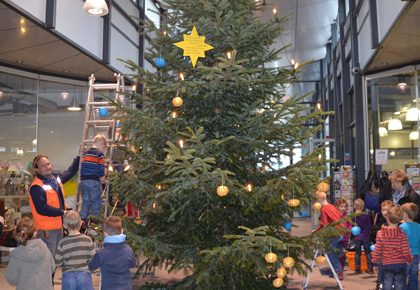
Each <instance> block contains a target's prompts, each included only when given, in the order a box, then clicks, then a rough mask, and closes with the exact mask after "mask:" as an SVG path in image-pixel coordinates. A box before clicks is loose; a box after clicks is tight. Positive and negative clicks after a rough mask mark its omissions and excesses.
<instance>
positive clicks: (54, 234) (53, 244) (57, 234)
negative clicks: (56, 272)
mask: <svg viewBox="0 0 420 290" xmlns="http://www.w3.org/2000/svg"><path fill="white" fill-rule="evenodd" d="M43 232H44V231H42V230H39V231H38V233H37V234H36V236H37V237H38V238H39V239H41V240H42V241H43V242H44V243H45V244H46V245H47V248H48V250H50V252H51V255H52V257H53V259H54V257H55V250H56V249H57V245H58V242H59V241H60V240H61V239H62V238H63V233H62V231H61V229H58V230H49V231H47V232H48V238H44V234H43Z"/></svg>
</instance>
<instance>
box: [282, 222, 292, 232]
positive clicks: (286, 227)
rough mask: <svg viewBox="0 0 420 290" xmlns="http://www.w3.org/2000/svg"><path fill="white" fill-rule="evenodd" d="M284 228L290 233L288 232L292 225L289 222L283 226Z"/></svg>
mask: <svg viewBox="0 0 420 290" xmlns="http://www.w3.org/2000/svg"><path fill="white" fill-rule="evenodd" d="M284 228H285V229H286V230H288V231H290V230H291V229H292V224H291V223H289V222H287V223H285V224H284Z"/></svg>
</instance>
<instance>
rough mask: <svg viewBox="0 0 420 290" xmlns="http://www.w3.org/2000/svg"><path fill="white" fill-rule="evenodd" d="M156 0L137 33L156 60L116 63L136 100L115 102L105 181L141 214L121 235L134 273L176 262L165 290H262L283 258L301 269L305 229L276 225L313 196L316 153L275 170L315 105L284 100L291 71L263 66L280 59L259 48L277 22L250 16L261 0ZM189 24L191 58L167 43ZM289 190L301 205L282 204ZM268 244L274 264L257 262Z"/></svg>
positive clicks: (304, 134)
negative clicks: (198, 43)
mask: <svg viewBox="0 0 420 290" xmlns="http://www.w3.org/2000/svg"><path fill="white" fill-rule="evenodd" d="M164 2H165V3H166V4H165V5H162V7H163V8H164V11H165V12H164V13H163V14H162V15H161V16H162V19H163V21H162V23H161V27H160V29H156V28H155V26H153V25H151V24H149V23H145V25H144V35H146V36H149V37H151V39H150V48H149V50H148V52H147V53H146V58H147V59H149V60H152V61H154V60H155V59H156V58H159V57H160V58H164V59H165V61H166V65H165V66H164V67H163V68H158V67H156V70H154V71H146V70H145V69H143V68H141V67H138V66H137V65H136V64H135V63H134V62H132V61H130V60H128V61H126V63H127V65H128V66H129V67H130V68H131V69H132V70H133V71H134V72H135V74H134V75H133V76H132V77H133V78H135V79H136V80H137V82H138V84H139V85H142V86H143V88H144V90H143V91H142V93H140V94H135V95H132V96H131V98H132V100H133V102H136V104H138V108H136V109H133V108H129V107H124V106H120V110H123V111H124V113H125V115H124V117H123V118H122V119H120V122H121V128H122V130H123V131H124V132H125V135H126V136H127V137H128V141H127V143H126V145H127V150H126V151H127V159H129V163H130V165H131V169H130V170H129V171H127V172H124V173H119V174H114V175H113V178H112V184H113V188H114V190H115V191H116V192H118V193H119V198H120V200H122V201H123V202H125V201H132V202H133V203H137V204H138V205H139V206H140V207H141V208H142V211H143V214H144V218H145V219H147V224H146V225H137V224H135V223H128V224H126V227H127V228H126V232H128V235H129V243H130V244H131V245H132V247H133V248H134V250H135V251H136V252H137V253H141V254H143V255H145V256H146V257H147V260H146V262H145V263H144V264H143V265H142V269H144V270H146V269H147V270H150V269H151V268H152V267H155V266H167V267H168V269H169V270H170V271H172V270H179V269H183V270H185V273H186V278H185V279H183V280H182V281H179V282H178V283H177V284H175V285H174V286H173V287H175V288H179V289H182V288H183V289H206V288H207V289H270V288H272V281H273V279H274V278H275V277H276V276H275V272H276V270H277V268H279V267H280V266H281V261H282V259H283V258H284V257H287V256H291V257H293V258H294V260H295V266H294V267H293V269H297V270H298V271H299V272H300V273H303V271H304V269H305V267H304V266H305V264H304V262H303V259H304V258H305V257H306V258H308V257H309V256H310V254H311V253H312V252H311V246H313V243H314V240H315V238H314V236H313V235H311V236H308V237H303V238H298V237H294V236H292V235H290V232H288V231H287V230H285V229H284V225H285V223H286V222H290V221H291V217H293V214H294V213H299V212H300V211H301V210H302V204H308V203H309V202H310V201H311V199H313V194H314V192H315V190H316V185H317V184H318V183H319V182H320V180H319V176H320V172H321V171H322V170H325V164H324V162H323V160H321V161H320V160H319V159H318V154H319V153H320V151H318V150H317V151H316V152H313V153H312V154H309V153H308V154H306V155H305V156H303V157H302V159H301V160H300V161H299V162H296V163H294V164H291V165H289V166H286V167H284V168H283V167H282V166H281V165H282V164H281V160H280V156H281V155H285V156H292V155H293V148H295V146H297V145H299V146H305V144H307V141H308V139H309V138H310V137H311V136H313V134H314V133H315V132H316V131H317V130H319V129H320V127H319V126H318V127H311V126H305V125H304V124H305V123H307V122H310V121H311V120H317V121H322V120H321V118H320V116H321V114H323V112H322V111H320V110H314V109H313V108H312V109H308V108H306V107H304V106H303V105H301V104H300V102H301V100H302V98H303V96H294V97H292V98H290V99H289V100H285V99H283V98H284V96H285V86H288V85H290V84H291V83H292V82H293V81H294V80H295V79H296V77H297V76H296V73H297V72H296V71H295V70H294V69H293V68H270V66H268V64H269V63H271V62H273V61H275V60H276V59H278V58H279V56H278V54H279V52H280V51H274V50H270V46H271V45H272V44H273V43H274V40H275V39H276V38H278V37H279V35H280V33H281V24H282V23H283V21H285V20H284V19H277V18H276V17H273V19H272V20H270V21H268V22H266V23H261V22H260V21H259V19H258V17H256V16H255V15H256V12H258V11H262V9H264V8H265V6H264V5H263V4H261V2H262V1H254V0H211V1H209V0H194V1H191V0H166V1H164ZM264 2H265V1H264ZM193 26H196V28H197V32H198V35H200V36H205V43H207V44H209V45H211V46H213V47H214V49H212V50H209V51H206V53H205V57H204V58H199V59H198V62H197V65H196V67H193V66H192V64H191V61H190V58H189V57H183V51H182V49H180V48H178V47H176V46H174V43H176V42H181V41H183V40H184V38H183V34H187V35H188V34H190V33H191V31H192V29H193ZM227 52H230V53H231V54H230V55H231V57H230V58H229V57H228V55H227ZM181 72H182V73H183V74H184V77H185V80H183V81H182V80H181V79H180V77H179V73H181ZM176 96H179V97H181V98H182V99H183V104H182V106H180V107H174V105H173V104H172V99H173V98H174V97H176ZM180 140H183V147H182V148H181V146H180V143H179V141H180ZM319 150H321V149H319ZM222 184H223V185H225V186H227V188H228V190H229V193H228V195H226V196H224V197H220V196H218V194H217V193H216V192H217V189H218V187H219V186H221V185H222ZM248 184H249V186H250V187H249V186H248ZM293 198H294V199H299V200H300V202H301V205H300V206H298V207H290V206H288V201H289V200H290V199H293ZM270 251H272V252H275V253H276V254H277V255H278V258H279V262H277V263H274V264H268V263H267V262H266V261H265V259H264V256H265V254H267V253H268V252H270ZM288 271H290V270H288ZM285 280H286V281H287V277H285Z"/></svg>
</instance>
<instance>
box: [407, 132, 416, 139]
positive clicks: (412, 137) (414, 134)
mask: <svg viewBox="0 0 420 290" xmlns="http://www.w3.org/2000/svg"><path fill="white" fill-rule="evenodd" d="M408 139H409V140H419V132H418V131H413V132H411V133H410V135H409V136H408Z"/></svg>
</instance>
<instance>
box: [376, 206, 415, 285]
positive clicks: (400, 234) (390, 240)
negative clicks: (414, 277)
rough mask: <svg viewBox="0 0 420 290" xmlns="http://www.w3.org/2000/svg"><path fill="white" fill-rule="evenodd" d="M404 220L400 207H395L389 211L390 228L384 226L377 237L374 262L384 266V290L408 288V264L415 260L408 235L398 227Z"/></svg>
mask: <svg viewBox="0 0 420 290" xmlns="http://www.w3.org/2000/svg"><path fill="white" fill-rule="evenodd" d="M402 218H403V212H402V210H401V208H400V206H394V207H393V208H391V209H390V210H389V211H388V216H387V218H386V219H387V222H388V224H389V226H382V228H381V230H380V231H379V232H378V235H377V236H376V245H375V250H374V251H373V255H372V262H373V263H378V261H379V260H380V261H381V264H382V278H383V281H384V290H391V289H392V285H394V289H395V290H403V289H405V287H406V280H407V264H410V263H411V261H412V260H413V256H412V255H411V251H410V247H409V245H408V240H407V235H406V234H405V233H404V231H403V230H402V229H401V228H400V227H398V223H399V222H401V220H402Z"/></svg>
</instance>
